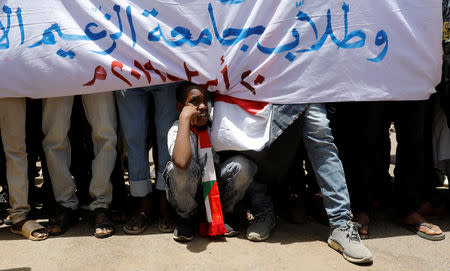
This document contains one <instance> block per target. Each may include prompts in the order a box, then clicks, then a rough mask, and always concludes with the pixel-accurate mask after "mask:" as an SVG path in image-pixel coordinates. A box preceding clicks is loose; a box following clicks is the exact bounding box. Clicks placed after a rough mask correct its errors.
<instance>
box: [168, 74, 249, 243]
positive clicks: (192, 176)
mask: <svg viewBox="0 0 450 271" xmlns="http://www.w3.org/2000/svg"><path fill="white" fill-rule="evenodd" d="M176 99H177V109H178V111H179V112H180V115H179V119H178V120H177V121H176V122H175V123H174V124H173V125H172V127H171V128H170V130H169V133H168V136H167V145H168V148H169V153H170V156H171V159H172V160H171V161H170V162H168V163H167V166H166V170H165V177H166V178H165V179H166V183H167V187H166V191H167V197H168V200H169V202H170V203H171V204H172V205H173V207H174V208H175V209H176V211H177V213H178V215H179V216H180V217H181V219H180V221H179V223H178V225H177V227H176V229H175V231H174V233H173V238H174V239H175V240H176V241H191V240H192V239H193V237H194V227H195V223H194V219H193V216H194V214H195V213H196V212H197V209H198V208H197V206H198V203H197V201H196V194H197V190H198V189H201V188H200V185H201V181H202V175H203V171H204V167H205V165H206V164H207V161H208V159H211V160H212V159H214V160H217V157H207V155H205V156H203V157H199V152H198V146H199V136H198V131H203V130H204V129H208V132H209V125H208V124H209V113H208V102H207V91H206V90H205V89H204V88H202V87H201V86H198V85H196V84H193V83H190V82H183V83H182V84H180V85H179V86H178V88H177V91H176ZM208 134H209V133H208ZM214 156H216V155H214ZM214 165H215V167H216V169H217V170H216V172H217V174H218V180H217V182H218V186H219V191H220V198H221V204H222V211H223V216H224V221H225V228H226V229H227V233H226V234H225V236H228V237H232V236H236V235H238V234H239V231H238V228H237V225H236V224H235V221H234V220H235V219H234V217H235V216H234V207H235V205H236V203H238V202H239V201H240V200H241V199H242V198H243V197H244V194H245V191H246V190H247V188H248V187H249V185H250V183H251V182H252V181H253V176H255V174H256V171H257V166H256V164H254V163H253V162H251V161H250V160H248V159H247V158H245V157H244V156H241V155H238V156H233V157H231V158H229V159H227V160H226V161H225V162H223V163H217V162H216V163H214Z"/></svg>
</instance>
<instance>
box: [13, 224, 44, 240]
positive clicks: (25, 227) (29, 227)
mask: <svg viewBox="0 0 450 271" xmlns="http://www.w3.org/2000/svg"><path fill="white" fill-rule="evenodd" d="M22 223H23V224H22ZM17 224H22V226H21V227H20V229H18V228H17V226H18V225H17ZM10 230H11V232H12V233H15V234H19V235H22V236H23V237H25V238H27V239H29V240H32V241H42V240H45V239H47V238H48V232H45V234H44V236H42V237H36V236H34V235H33V233H35V232H36V231H39V230H45V228H44V227H43V226H42V225H41V224H39V223H37V222H36V221H34V220H22V221H21V222H19V223H16V224H13V225H12V226H11V229H10Z"/></svg>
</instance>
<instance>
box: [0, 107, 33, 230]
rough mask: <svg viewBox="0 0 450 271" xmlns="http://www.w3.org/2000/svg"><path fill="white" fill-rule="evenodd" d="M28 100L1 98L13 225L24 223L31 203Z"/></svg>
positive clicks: (2, 131) (0, 128)
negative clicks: (27, 120) (29, 197)
mask: <svg viewBox="0 0 450 271" xmlns="http://www.w3.org/2000/svg"><path fill="white" fill-rule="evenodd" d="M25 114H26V100H25V98H2V99H0V130H1V137H2V142H3V149H4V151H5V156H6V178H7V181H8V189H9V203H10V205H11V208H10V209H9V213H10V217H11V220H12V222H13V224H16V223H18V222H20V221H22V220H24V219H25V218H26V216H27V214H28V212H29V211H30V205H29V204H28V190H29V188H28V176H27V169H28V161H27V152H26V149H27V148H26V144H25Z"/></svg>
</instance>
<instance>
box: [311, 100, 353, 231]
mask: <svg viewBox="0 0 450 271" xmlns="http://www.w3.org/2000/svg"><path fill="white" fill-rule="evenodd" d="M304 114H305V120H304V125H303V140H304V142H305V147H306V149H307V151H308V156H309V158H310V160H311V165H312V167H313V169H314V172H315V174H316V178H317V181H318V183H319V186H320V189H321V191H322V195H323V197H324V205H325V209H326V211H327V214H328V217H329V220H330V226H331V228H336V227H343V226H345V225H346V223H347V222H348V221H350V198H349V195H348V190H347V184H346V181H345V176H344V169H343V167H342V163H341V161H340V160H339V157H338V150H337V148H336V146H335V145H334V143H333V135H332V134H331V129H330V127H329V120H328V118H327V115H326V114H327V111H326V107H325V105H324V104H311V105H310V106H309V107H308V109H306V112H305V113H304Z"/></svg>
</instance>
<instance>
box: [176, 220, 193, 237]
mask: <svg viewBox="0 0 450 271" xmlns="http://www.w3.org/2000/svg"><path fill="white" fill-rule="evenodd" d="M173 239H174V240H175V241H178V242H189V241H191V240H192V239H194V221H193V219H192V218H181V219H180V221H179V222H178V225H177V227H176V228H175V230H174V231H173Z"/></svg>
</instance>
